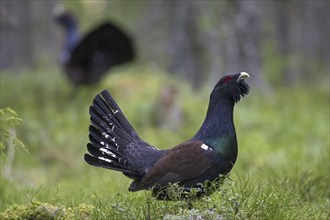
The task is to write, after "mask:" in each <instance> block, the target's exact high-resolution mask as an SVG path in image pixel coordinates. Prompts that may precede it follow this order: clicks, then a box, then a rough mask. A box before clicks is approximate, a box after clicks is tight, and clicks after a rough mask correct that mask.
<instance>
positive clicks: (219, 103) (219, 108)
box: [194, 98, 236, 140]
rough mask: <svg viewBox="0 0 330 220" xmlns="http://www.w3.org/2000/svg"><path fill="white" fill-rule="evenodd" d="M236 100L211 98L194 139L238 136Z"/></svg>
mask: <svg viewBox="0 0 330 220" xmlns="http://www.w3.org/2000/svg"><path fill="white" fill-rule="evenodd" d="M233 111H234V101H233V100H229V99H222V100H214V99H212V98H211V100H210V103H209V108H208V110H207V114H206V118H205V120H204V122H203V124H202V126H201V128H200V129H199V130H198V132H197V133H196V134H195V136H194V139H199V140H208V139H213V138H218V137H227V136H236V132H235V127H234V120H233Z"/></svg>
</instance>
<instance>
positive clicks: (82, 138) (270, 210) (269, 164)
mask: <svg viewBox="0 0 330 220" xmlns="http://www.w3.org/2000/svg"><path fill="white" fill-rule="evenodd" d="M58 4H63V5H64V6H65V8H67V9H68V10H69V11H71V12H72V13H73V14H74V15H75V16H76V17H77V20H78V21H79V29H80V31H81V32H82V33H86V32H88V31H89V30H91V29H93V28H94V27H95V26H97V25H98V24H100V23H101V22H103V21H106V20H108V21H111V22H114V23H115V24H117V25H119V26H120V27H121V28H123V29H124V30H126V31H127V32H128V33H129V34H130V35H131V36H132V37H133V40H134V44H135V46H136V52H137V57H136V58H135V60H134V61H133V62H132V63H130V64H127V65H124V66H120V67H118V68H117V67H116V68H114V69H111V70H110V71H109V73H108V74H107V75H106V76H104V78H103V80H101V82H100V83H99V84H97V85H93V86H82V87H80V88H78V89H73V88H72V85H71V84H70V82H69V81H68V79H67V77H66V76H65V75H64V74H63V73H62V70H61V66H60V61H59V54H60V51H61V50H62V49H63V40H64V39H63V38H64V34H63V32H62V29H61V28H60V27H59V26H58V25H57V24H56V23H55V21H54V9H55V7H56V6H57V5H58ZM329 12H330V1H328V0H301V1H298V0H297V1H296V0H288V1H276V0H274V1H271V0H265V1H258V0H247V1H234V0H233V1H230V0H218V1H198V0H195V1H185V0H182V1H166V0H154V1H144V0H137V1H133V0H132V1H130V0H122V1H120V0H110V1H105V0H104V1H103V0H99V1H96V0H95V1H94V0H76V1H71V0H63V1H59V0H47V1H43V0H29V1H21V0H1V1H0V86H1V87H0V109H1V112H0V113H1V115H0V116H1V117H0V119H1V127H0V128H1V140H0V150H1V153H2V154H1V164H0V165H1V180H0V214H1V212H2V211H4V210H5V209H6V208H9V207H10V206H11V205H13V204H20V205H21V204H28V203H32V204H35V203H33V202H34V201H36V200H37V201H41V202H47V203H52V204H55V205H59V204H60V205H64V206H66V207H73V206H75V205H76V204H77V203H79V204H80V203H81V202H84V203H87V204H91V201H92V205H96V206H97V205H99V206H100V207H102V208H103V209H105V210H108V212H109V213H111V215H112V218H113V219H116V218H118V219H120V218H125V219H141V218H143V217H145V216H146V214H145V212H144V211H145V210H147V211H150V210H149V209H150V206H149V205H150V204H149V205H148V206H144V205H143V204H142V203H141V202H140V201H141V200H139V199H141V198H142V199H146V198H147V197H148V196H146V194H143V193H137V194H133V195H131V194H129V193H128V192H127V187H128V185H129V179H127V178H125V177H123V175H121V174H120V173H116V172H111V171H107V170H103V169H96V168H93V167H89V166H87V165H86V164H85V162H84V161H83V154H84V153H85V152H86V148H85V146H86V144H87V143H88V125H89V115H88V108H89V105H90V104H91V101H92V99H93V97H94V96H95V94H96V93H97V92H100V91H101V90H103V89H108V90H109V91H110V92H111V94H112V95H113V96H114V98H115V99H116V100H117V102H118V104H119V105H120V106H121V108H122V110H123V111H124V113H125V114H126V117H127V118H128V119H129V121H130V122H131V123H132V124H133V126H134V128H135V129H136V130H137V132H138V133H139V134H140V135H141V137H143V138H144V139H145V140H147V141H148V142H150V143H151V144H153V145H155V146H157V147H159V148H168V147H171V146H174V145H175V144H177V143H179V142H182V141H184V140H186V139H188V138H190V137H191V136H192V135H193V134H194V132H196V131H197V129H198V128H199V126H200V124H201V122H202V120H203V119H204V116H205V111H206V108H207V104H208V96H209V93H210V90H211V89H212V87H213V86H214V84H215V83H216V82H217V81H218V79H219V78H220V77H221V76H223V75H225V74H234V73H238V72H241V71H245V72H248V73H249V74H250V76H251V78H250V79H248V80H247V82H248V83H249V84H250V86H251V93H250V94H249V95H248V96H247V97H246V98H244V99H243V101H241V102H240V103H238V105H237V106H236V109H235V123H236V129H237V134H238V141H239V157H238V160H237V163H236V165H235V167H234V170H233V172H232V173H233V174H232V176H231V178H232V179H233V181H234V183H235V184H237V185H236V186H235V187H234V189H232V191H231V190H229V191H225V192H223V191H221V192H219V193H218V194H215V195H214V196H213V198H214V200H212V202H209V201H208V202H205V201H202V202H201V203H200V204H199V205H197V207H203V208H205V207H208V209H207V210H209V209H211V208H212V207H213V203H214V204H217V202H218V203H221V204H222V205H223V206H218V207H217V208H215V210H216V212H217V213H221V215H223V216H225V217H226V215H228V216H227V217H228V218H230V219H232V218H233V217H238V218H247V219H249V218H252V219H253V218H255V219H309V218H312V219H329V218H330V211H329V210H330V189H329V187H328V186H329V184H330V182H329V175H330V174H329V172H330V164H329V163H330V162H329V161H330V156H329V154H330V146H329V132H330V131H329V114H330V112H329V107H330V106H329V98H330V97H329V83H330V81H329V75H330V74H329V71H330V70H329V69H330V65H329V63H330V62H329V60H330V43H329V39H330V36H329V21H330V18H329ZM73 93H74V94H73ZM7 107H9V108H11V109H12V110H14V111H15V112H16V113H17V114H16V113H15V112H13V111H11V110H8V109H5V108H7ZM169 137H170V138H169ZM245 181H246V182H245ZM111 192H115V193H111ZM116 193H118V194H116ZM120 194H121V195H120ZM226 196H228V197H226ZM135 197H137V198H138V199H135ZM148 198H149V197H148ZM211 198H212V197H211ZM266 198H267V199H266ZM233 201H234V202H233ZM98 202H100V203H102V204H109V206H106V207H103V206H101V205H100V204H98ZM158 204H163V203H158V202H156V203H155V204H153V203H152V204H151V209H152V210H155V211H154V212H152V213H151V216H152V218H151V219H153V218H154V219H157V218H163V217H164V216H167V215H168V213H171V214H173V215H174V216H175V215H181V216H184V217H182V219H187V218H188V217H187V215H188V214H187V213H184V212H185V211H183V210H180V209H179V208H178V206H177V205H176V204H175V203H173V205H158ZM166 204H167V203H166ZM169 204H170V203H169ZM234 204H236V205H234ZM237 204H239V207H238V208H237ZM234 206H235V207H234ZM125 207H126V208H125ZM201 209H202V208H201ZM212 209H213V208H212ZM141 210H144V211H141ZM205 210H206V209H205ZM224 210H225V211H224ZM147 211H146V212H147ZM109 213H108V214H109ZM149 214H150V213H149ZM202 215H203V214H202ZM0 217H3V216H1V215H0ZM149 217H150V216H149ZM145 218H146V217H145ZM173 218H174V217H173ZM77 219H79V217H77ZM92 219H93V218H92ZM94 219H100V218H99V216H97V215H96V216H94ZM101 219H102V218H101ZM103 219H107V218H104V216H103ZM168 219H171V218H168ZM174 219H180V218H174ZM210 219H212V218H210Z"/></svg>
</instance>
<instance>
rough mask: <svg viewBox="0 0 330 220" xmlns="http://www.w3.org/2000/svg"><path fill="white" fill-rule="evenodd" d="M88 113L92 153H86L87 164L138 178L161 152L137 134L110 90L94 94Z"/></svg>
mask: <svg viewBox="0 0 330 220" xmlns="http://www.w3.org/2000/svg"><path fill="white" fill-rule="evenodd" d="M89 113H90V115H91V125H90V126H89V133H90V134H89V139H90V143H88V144H87V149H88V152H89V153H90V154H85V157H84V158H85V161H86V162H87V163H88V164H90V165H93V166H97V167H103V168H108V169H112V170H116V171H120V172H123V173H124V174H125V175H126V176H128V177H130V178H133V179H139V178H141V176H143V175H144V173H145V172H146V170H147V169H148V168H149V167H150V166H152V165H153V164H154V163H155V161H157V159H158V158H159V157H160V156H161V155H162V151H159V150H157V149H156V148H154V147H152V146H151V145H149V144H148V143H146V142H144V141H143V140H142V139H141V138H140V137H139V136H138V134H137V133H136V132H135V130H134V129H133V127H132V125H131V124H130V123H129V122H128V120H127V119H126V117H125V116H124V114H123V113H122V111H121V109H120V108H119V106H118V105H117V103H116V102H115V100H114V99H113V98H112V97H111V95H110V94H109V93H108V91H106V90H104V91H102V92H101V93H100V94H98V95H97V96H96V97H95V98H94V100H93V105H92V106H91V107H90V109H89Z"/></svg>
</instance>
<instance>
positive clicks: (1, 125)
mask: <svg viewBox="0 0 330 220" xmlns="http://www.w3.org/2000/svg"><path fill="white" fill-rule="evenodd" d="M21 121H22V119H21V118H19V117H18V115H17V113H16V112H15V111H14V110H12V109H10V108H1V109H0V152H1V154H2V155H3V154H4V151H5V149H6V148H8V147H12V148H14V147H17V146H19V147H21V148H22V149H25V150H26V146H25V145H24V144H23V142H22V141H20V140H19V139H18V138H17V137H16V130H15V127H16V126H17V125H19V124H20V123H21Z"/></svg>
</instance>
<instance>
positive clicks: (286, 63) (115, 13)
mask: <svg viewBox="0 0 330 220" xmlns="http://www.w3.org/2000/svg"><path fill="white" fill-rule="evenodd" d="M58 3H59V1H57V0H48V1H38V0H35V1H33V0H32V1H19V0H18V1H15V0H14V1H6V0H4V1H1V50H0V52H1V63H0V68H1V70H8V69H17V68H33V67H37V66H39V65H47V66H48V65H56V64H57V62H58V54H59V50H60V49H61V32H60V31H61V30H59V27H57V26H56V25H54V19H53V17H52V15H53V12H54V7H55V5H57V4H58ZM63 3H64V4H65V6H66V8H68V9H69V10H70V11H71V12H72V13H73V14H74V15H76V17H77V18H78V21H79V23H80V27H81V30H82V32H84V31H87V30H90V29H91V28H92V27H93V25H94V26H95V25H96V24H98V23H100V22H101V21H104V20H110V21H113V22H115V23H117V24H119V25H120V26H122V27H123V28H124V29H125V30H127V31H129V33H131V34H132V36H134V39H135V44H136V45H137V48H138V49H137V51H138V57H139V58H138V62H139V63H143V64H148V65H155V66H157V68H161V69H164V70H166V71H168V72H169V73H170V74H173V75H179V76H183V77H184V78H185V79H187V80H189V81H190V83H191V84H192V85H193V86H194V87H195V88H199V87H201V86H202V85H204V84H205V83H206V82H208V83H210V82H213V81H215V80H217V79H218V78H219V74H224V73H227V74H228V73H236V72H240V71H246V72H251V73H253V75H254V77H253V79H252V80H253V81H254V83H255V84H256V86H258V87H259V88H260V89H262V90H267V91H268V90H271V89H272V86H271V85H270V84H278V85H283V84H284V85H288V86H290V85H293V84H295V83H299V82H301V81H304V82H308V83H311V82H313V83H316V81H319V80H317V79H320V81H324V77H327V79H328V73H329V49H330V48H329V1H326V0H324V1H323V0H316V1H305V0H303V1H162V0H157V1H116V0H113V1H88V0H86V1H63Z"/></svg>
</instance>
